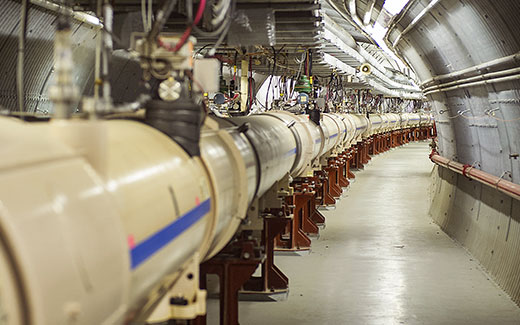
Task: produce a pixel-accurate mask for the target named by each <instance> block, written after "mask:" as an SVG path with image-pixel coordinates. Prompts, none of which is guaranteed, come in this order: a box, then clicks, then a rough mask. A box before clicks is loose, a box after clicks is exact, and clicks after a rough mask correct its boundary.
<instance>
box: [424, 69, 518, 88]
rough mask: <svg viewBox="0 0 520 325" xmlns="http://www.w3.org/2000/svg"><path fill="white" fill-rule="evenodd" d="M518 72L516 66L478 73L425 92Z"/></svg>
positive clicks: (436, 86)
mask: <svg viewBox="0 0 520 325" xmlns="http://www.w3.org/2000/svg"><path fill="white" fill-rule="evenodd" d="M517 73H520V68H514V69H508V70H502V71H497V72H491V73H486V74H482V75H478V76H474V77H469V78H465V79H459V80H455V81H450V82H447V83H444V84H439V85H435V86H431V87H428V88H425V89H423V92H425V93H427V92H429V91H432V90H437V89H442V88H447V87H450V86H454V85H461V84H467V83H470V82H473V81H479V80H488V79H495V78H498V77H503V76H507V75H512V74H517Z"/></svg>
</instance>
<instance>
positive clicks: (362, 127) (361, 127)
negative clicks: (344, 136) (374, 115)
mask: <svg viewBox="0 0 520 325" xmlns="http://www.w3.org/2000/svg"><path fill="white" fill-rule="evenodd" d="M365 128H366V126H360V127H358V128H356V130H361V129H365Z"/></svg>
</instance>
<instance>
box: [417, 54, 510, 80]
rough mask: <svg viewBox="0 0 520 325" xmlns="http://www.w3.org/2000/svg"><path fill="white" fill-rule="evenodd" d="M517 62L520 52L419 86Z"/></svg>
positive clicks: (442, 76)
mask: <svg viewBox="0 0 520 325" xmlns="http://www.w3.org/2000/svg"><path fill="white" fill-rule="evenodd" d="M519 61H520V52H517V53H515V54H512V55H509V56H505V57H503V58H499V59H495V60H491V61H488V62H484V63H482V64H478V65H475V66H472V67H469V68H466V69H462V70H459V71H455V72H451V73H447V74H442V75H439V76H435V77H433V78H431V79H428V80H426V81H424V82H423V83H422V84H421V86H422V87H426V86H427V85H428V84H430V83H432V82H434V81H438V80H444V79H449V78H455V77H459V76H462V75H465V74H468V73H471V72H479V71H480V70H484V69H489V68H493V67H496V66H498V65H501V64H506V63H515V62H519Z"/></svg>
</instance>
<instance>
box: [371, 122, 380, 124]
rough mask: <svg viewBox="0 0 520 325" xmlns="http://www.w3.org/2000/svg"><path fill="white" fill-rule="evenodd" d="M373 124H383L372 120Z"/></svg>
mask: <svg viewBox="0 0 520 325" xmlns="http://www.w3.org/2000/svg"><path fill="white" fill-rule="evenodd" d="M372 124H381V122H372Z"/></svg>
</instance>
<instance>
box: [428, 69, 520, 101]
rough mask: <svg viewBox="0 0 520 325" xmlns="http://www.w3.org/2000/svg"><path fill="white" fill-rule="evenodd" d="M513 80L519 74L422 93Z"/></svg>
mask: <svg viewBox="0 0 520 325" xmlns="http://www.w3.org/2000/svg"><path fill="white" fill-rule="evenodd" d="M514 80H520V74H515V75H512V76H507V77H502V78H496V79H489V80H482V81H477V82H470V83H467V84H462V85H457V86H453V87H448V88H442V89H436V90H432V91H429V92H426V93H424V95H425V96H426V95H430V94H434V93H438V92H444V91H450V90H455V89H462V88H469V87H475V86H482V85H489V84H495V83H501V82H507V81H514Z"/></svg>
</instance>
